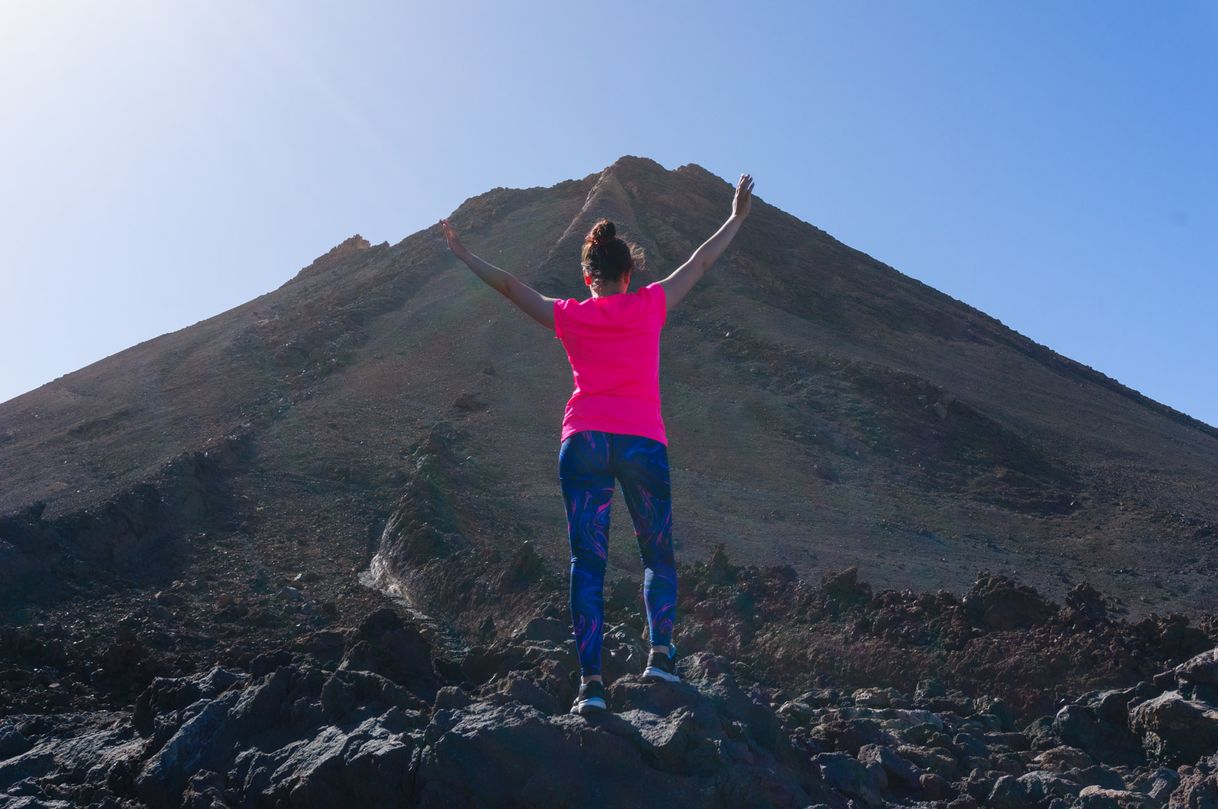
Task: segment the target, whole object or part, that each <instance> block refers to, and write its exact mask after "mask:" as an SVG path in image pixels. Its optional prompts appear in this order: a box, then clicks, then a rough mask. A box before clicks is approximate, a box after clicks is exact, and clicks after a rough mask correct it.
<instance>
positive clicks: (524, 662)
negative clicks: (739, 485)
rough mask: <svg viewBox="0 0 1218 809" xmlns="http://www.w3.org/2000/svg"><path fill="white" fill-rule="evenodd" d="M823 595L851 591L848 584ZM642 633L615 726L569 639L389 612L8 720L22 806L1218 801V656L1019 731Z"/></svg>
mask: <svg viewBox="0 0 1218 809" xmlns="http://www.w3.org/2000/svg"><path fill="white" fill-rule="evenodd" d="M827 589H828V591H829V592H826V593H825V595H826V597H827V598H834V597H836V596H835V594H834V593H833V592H832V591H833V589H834V588H833V587H832V586H830V587H829V588H827ZM645 651H646V647H645V645H644V642H643V639H642V638H641V637H639V636H637V635H636V634H635V633H634V632H632V631H630V629H629V628H628V627H626V626H621V625H612V626H610V627H609V628H608V631H607V634H606V639H605V652H606V658H607V660H609V661H611V662H612V665H610V666H607V667H606V670H605V675H606V682H607V684H608V689H607V698H608V703H609V706H610V712H608V713H606V714H602V715H597V716H591V717H580V716H576V715H572V714H570V713H568V712H567V706H568V705H570V703H571V700H572V698H573V697H574V694H575V690H576V685H577V681H578V662H577V658H576V657H575V654H574V646H573V643H572V642H571V639H570V637H569V635H568V630H567V627H566V626H565V624H563V622H561V621H557V620H554V619H550V618H545V617H542V616H537V617H534V618H533V619H532V620H530V621H529V623H528V624H527V625H526V626H525V627H524V629H523V630H522V631H520V632H519V633H517V634H516V635H515V636H513V637H511V638H509V639H505V640H503V641H498V642H495V643H492V644H490V645H488V646H486V647H478V648H474V649H469V650H467V652H466V653H464V654H463V655H462V656H459V657H441V656H440V654H441V650H440V649H438V648H436V647H434V646H433V645H432V643H431V641H430V639H429V637H428V634H427V632H426V631H425V630H424V629H423V628H422V627H421V626H420V625H417V624H415V623H413V622H411V621H409V620H406V621H404V620H402V618H401V617H400V616H399V614H398V613H397V612H395V611H393V610H390V609H381V610H378V611H376V612H374V613H371V614H369V615H368V616H366V618H365V620H364V621H363V622H362V623H361V624H360V625H359V626H358V627H356V628H354V629H353V630H350V631H347V632H343V633H335V632H332V631H323V632H319V633H314V634H312V635H309V636H306V637H304V638H302V639H301V640H300V641H298V642H297V643H296V644H294V646H293V648H291V649H279V650H276V651H273V652H267V653H264V654H261V655H258V656H257V657H255V658H254V659H253V660H252V661H250V665H249V667H248V670H235V669H229V668H224V667H219V666H217V667H214V668H212V669H211V670H209V671H207V672H205V673H197V674H194V675H191V676H183V677H157V678H156V679H154V680H153V681H152V682H151V684H150V685H149V686H148V687H147V688H146V689H144V691H143V692H142V693H141V694H140V695H139V698H138V700H137V701H136V703H135V709H134V711H133V712H131V713H126V714H124V713H110V712H106V713H98V714H61V715H58V716H46V715H44V716H39V715H24V714H18V715H14V716H10V717H7V718H5V719H4V720H0V798H6V799H7V800H8V801H9V802H10V803H11V805H14V806H27V805H28V806H35V805H36V806H48V807H59V806H63V807H68V806H89V807H96V809H103V807H104V808H105V809H112V808H113V809H117V807H134V806H150V807H158V808H159V807H178V806H183V807H208V808H209V809H218V808H219V807H230V806H231V807H237V806H253V805H279V804H281V803H282V804H283V805H291V806H296V807H329V806H337V805H373V806H384V807H398V806H400V807H449V806H454V807H495V806H547V807H562V806H571V807H575V806H581V805H586V803H587V801H588V800H590V796H596V800H598V801H599V802H602V803H603V804H604V805H606V806H628V805H641V804H643V803H649V802H653V801H655V800H657V799H660V800H662V801H663V802H664V804H665V805H667V806H672V807H685V806H690V807H693V806H697V807H758V808H760V807H778V806H792V807H810V806H828V807H834V808H835V809H848V807H851V806H854V807H882V806H926V807H949V808H950V809H968V807H978V806H984V807H995V808H996V809H1007V808H1008V807H1045V808H1046V809H1067V807H1073V808H1074V809H1086V808H1087V807H1129V806H1137V807H1165V806H1169V807H1206V806H1212V801H1213V800H1214V798H1215V795H1218V706H1216V705H1215V703H1213V702H1211V701H1210V700H1212V699H1213V698H1214V696H1215V688H1214V687H1215V684H1216V683H1218V648H1214V649H1210V650H1207V651H1206V652H1204V653H1202V654H1199V655H1197V656H1195V657H1193V658H1191V659H1189V660H1186V661H1183V662H1182V663H1180V664H1178V665H1176V666H1175V667H1173V668H1170V669H1167V670H1165V671H1163V672H1161V673H1159V674H1157V675H1156V676H1154V677H1152V678H1151V679H1150V680H1144V681H1141V682H1138V683H1136V684H1135V685H1132V686H1130V687H1128V688H1123V689H1107V690H1102V691H1093V692H1088V693H1086V694H1083V695H1081V696H1080V697H1078V698H1077V699H1076V700H1074V701H1071V702H1070V703H1069V704H1067V705H1064V706H1063V707H1062V708H1061V709H1060V710H1058V711H1057V712H1056V713H1055V714H1051V715H1045V716H1041V717H1038V718H1036V719H1034V720H1033V721H1031V722H1029V723H1026V724H1025V723H1021V722H1020V721H1019V720H1018V718H1017V712H1016V711H1015V710H1014V708H1013V707H1012V706H1011V705H1010V704H1008V703H1007V702H1006V701H1005V700H1003V699H1001V698H995V697H992V696H988V695H979V696H974V697H970V696H967V695H966V694H964V693H963V692H961V691H959V690H957V689H955V688H948V687H946V686H945V685H944V684H943V683H942V682H940V681H938V680H933V679H926V680H922V681H920V682H919V683H918V684H917V686H916V688H914V689H913V690H912V692H903V691H900V690H898V689H894V688H891V687H871V688H861V689H856V690H853V691H851V690H843V689H840V688H836V687H832V686H828V687H816V688H812V689H810V690H806V691H803V692H796V691H793V690H791V689H786V688H774V687H767V686H763V685H761V684H759V683H754V684H752V685H750V686H748V687H743V686H742V685H741V684H740V683H739V682H738V680H737V678H736V676H735V674H734V673H733V666H732V663H731V661H729V660H728V659H727V658H725V657H723V656H721V655H717V654H714V653H711V652H702V651H700V652H695V653H693V654H690V655H686V656H684V657H682V658H681V659H680V662H679V666H678V670H679V671H680V672H681V674H682V676H683V678H684V681H683V682H681V683H677V684H670V683H645V682H642V681H641V680H640V679H639V674H638V672H639V671H640V670H641V668H642V665H643V660H644V659H645V656H646V655H645Z"/></svg>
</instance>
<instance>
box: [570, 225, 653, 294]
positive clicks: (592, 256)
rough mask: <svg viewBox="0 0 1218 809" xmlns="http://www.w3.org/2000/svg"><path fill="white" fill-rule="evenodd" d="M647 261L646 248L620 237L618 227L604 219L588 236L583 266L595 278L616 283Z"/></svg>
mask: <svg viewBox="0 0 1218 809" xmlns="http://www.w3.org/2000/svg"><path fill="white" fill-rule="evenodd" d="M642 262H643V249H642V248H641V247H639V246H638V245H637V244H633V243H631V242H627V241H624V240H622V239H619V238H618V237H617V228H615V227H614V226H613V223H612V222H610V221H609V220H608V219H601V220H600V221H598V222H597V223H596V224H595V225H593V226H592V229H591V230H589V231H588V235H587V236H585V237H584V247H583V249H582V250H581V251H580V264H581V265H582V266H583V268H584V269H585V270H586V271H587V272H588V274H589V275H591V276H592V277H593V279H596V280H599V281H600V282H601V283H610V284H612V283H616V282H617V281H618V280H620V279H621V278H622V276H624V275H625V274H626V273H627V272H633V271H634V270H635V268H636V267H640V266H641V265H642Z"/></svg>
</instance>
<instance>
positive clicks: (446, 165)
mask: <svg viewBox="0 0 1218 809" xmlns="http://www.w3.org/2000/svg"><path fill="white" fill-rule="evenodd" d="M526 7H527V13H521V9H522V8H526ZM0 104H2V105H3V108H4V109H5V110H6V111H7V112H8V116H7V117H8V122H9V125H8V126H6V127H3V128H0V155H3V158H2V159H0V243H2V244H3V245H4V247H5V255H6V259H7V260H6V262H5V264H4V265H3V269H0V273H2V276H0V282H2V283H3V288H4V290H5V292H6V294H5V295H4V296H0V323H2V324H3V326H2V327H0V328H2V329H3V332H0V335H2V336H3V338H4V339H3V340H2V341H0V345H3V348H2V349H0V351H2V352H3V353H2V354H0V357H2V362H3V367H4V370H5V373H4V374H3V376H2V377H0V401H6V400H8V399H11V398H12V397H14V396H17V395H19V394H21V393H23V392H25V391H27V390H31V389H33V388H36V387H38V386H39V385H41V384H43V383H45V382H48V381H50V380H52V379H54V378H56V377H58V376H61V375H63V374H65V373H69V372H71V371H73V370H76V369H77V368H81V367H84V366H86V365H89V364H91V363H93V362H95V361H97V360H100V359H102V358H104V357H105V356H109V355H111V354H114V353H116V352H118V351H121V350H123V349H124V348H127V347H129V346H131V345H134V344H137V343H139V342H142V341H144V340H148V339H151V338H153V337H156V336H158V335H160V334H164V333H167V332H172V331H176V330H178V329H181V328H184V327H187V326H189V325H191V324H193V323H196V322H198V321H200V320H204V319H206V318H208V317H211V316H213V315H215V314H218V313H220V312H222V311H225V310H227V309H230V308H232V307H234V306H237V305H239V304H241V303H243V302H245V301H247V300H249V299H251V298H254V297H257V296H258V295H261V294H263V293H266V292H268V291H271V290H273V289H275V288H276V287H278V286H279V285H280V284H282V283H283V282H284V281H286V280H287V279H288V278H290V277H292V276H293V275H294V274H295V273H296V272H297V271H298V270H299V269H300V268H301V267H303V266H306V265H307V264H308V263H309V262H311V261H312V260H313V259H314V258H315V257H317V256H319V255H321V254H323V253H325V252H326V251H327V250H329V249H330V248H331V247H333V246H334V245H336V244H338V243H339V242H341V241H343V240H344V239H345V238H347V237H348V236H351V235H352V234H355V233H360V234H362V235H363V236H364V237H365V238H367V239H368V240H369V241H371V242H372V243H374V244H376V243H380V242H382V241H388V242H390V243H391V244H392V243H396V242H398V241H400V240H401V239H402V238H404V237H405V236H407V235H409V234H410V233H413V232H416V231H418V230H420V229H422V228H425V227H428V226H429V225H431V224H432V223H434V222H435V221H436V220H437V219H438V218H439V217H440V216H444V215H447V214H448V213H450V212H451V211H452V210H454V209H455V208H456V207H457V205H459V204H460V203H461V202H462V201H463V200H465V199H467V198H469V197H471V196H475V195H477V194H480V193H483V192H485V191H487V190H489V189H491V188H494V187H496V186H504V187H512V188H529V187H538V186H550V185H553V184H555V183H557V182H560V181H562V180H568V179H578V178H581V177H584V176H587V175H588V174H590V173H593V172H596V171H599V170H601V169H602V168H604V167H605V166H608V165H610V164H612V163H613V162H614V161H615V160H616V159H618V158H619V157H621V156H622V155H638V156H641V157H648V158H651V159H654V160H656V161H658V162H660V163H661V164H662V165H663V166H664V167H665V168H668V169H672V168H676V167H677V166H680V165H682V164H685V163H698V164H699V165H702V166H703V167H705V168H706V169H708V170H709V171H712V172H714V173H715V174H717V175H719V176H720V177H723V178H724V179H725V180H727V181H729V182H730V181H732V180H733V179H734V178H735V177H737V176H738V175H739V174H740V173H741V172H745V171H747V172H749V173H751V174H752V175H753V176H754V178H755V179H756V192H757V194H758V195H759V196H760V197H761V198H762V199H764V200H765V201H766V202H768V203H770V204H772V205H775V206H777V207H779V208H781V209H783V210H784V211H787V212H788V213H790V214H792V215H793V216H796V217H798V218H799V219H802V220H804V221H807V222H809V223H811V224H813V225H815V226H816V227H819V228H821V229H823V230H825V231H826V232H828V233H829V234H831V235H832V236H834V237H835V238H837V239H839V240H841V241H842V242H844V243H846V244H848V245H850V246H851V247H854V248H856V249H858V250H861V251H863V252H864V253H867V254H869V255H871V256H873V257H875V258H876V259H878V260H879V261H882V262H884V263H885V264H888V265H890V266H892V267H894V268H896V269H897V270H898V271H900V272H902V273H904V274H905V275H908V276H911V277H913V278H917V279H918V280H920V281H922V282H924V283H926V284H928V285H930V286H932V287H935V288H936V289H938V290H939V291H941V292H943V293H945V294H947V295H950V296H951V297H953V298H956V299H958V300H961V301H963V302H965V303H967V304H968V305H970V306H973V307H975V308H977V309H980V310H982V311H984V312H986V313H987V314H989V315H991V316H993V317H995V318H997V319H999V320H1000V321H1002V322H1003V323H1004V324H1005V325H1007V326H1009V327H1010V328H1012V329H1014V330H1016V331H1018V332H1019V333H1021V334H1023V335H1025V336H1027V337H1029V338H1030V339H1032V340H1035V341H1036V342H1038V343H1041V344H1044V345H1046V346H1048V347H1050V348H1052V349H1053V350H1054V351H1057V352H1058V353H1060V354H1063V355H1065V356H1068V357H1070V358H1072V359H1074V360H1077V361H1078V362H1081V363H1083V364H1085V365H1089V366H1091V367H1092V368H1095V369H1096V370H1098V371H1101V372H1102V373H1104V374H1106V375H1108V376H1110V377H1112V378H1114V379H1116V380H1118V381H1119V382H1121V383H1122V384H1124V385H1126V386H1128V387H1131V388H1133V389H1135V390H1137V391H1139V392H1141V393H1142V394H1144V395H1146V396H1148V397H1150V398H1152V399H1155V400H1157V401H1160V402H1162V403H1164V404H1167V405H1169V406H1171V407H1173V408H1175V409H1177V410H1180V411H1182V412H1185V413H1187V414H1189V415H1191V416H1193V417H1195V418H1197V419H1200V420H1202V421H1205V422H1207V423H1209V424H1211V425H1218V378H1216V377H1215V375H1214V374H1212V373H1211V369H1212V365H1213V363H1212V361H1211V360H1210V357H1211V356H1212V355H1213V352H1214V350H1215V348H1218V318H1215V317H1214V315H1213V312H1212V309H1213V301H1215V300H1218V278H1216V276H1215V273H1214V270H1215V268H1218V236H1216V235H1215V234H1218V204H1216V201H1215V194H1216V192H1215V189H1218V149H1215V148H1213V147H1214V144H1216V143H1218V2H1215V1H1211V2H1179V3H1173V4H1170V5H1162V6H1154V7H1152V6H1148V5H1146V4H1138V3H1132V2H1080V3H1073V4H1053V3H1048V2H1029V3H1023V4H1018V5H1003V6H999V5H996V4H975V3H974V4H969V3H963V2H935V3H925V4H918V5H916V6H915V5H913V4H896V3H892V4H885V3H873V4H845V3H841V4H831V3H816V4H798V3H760V4H754V5H751V6H749V7H748V8H745V7H743V6H741V5H737V4H729V3H718V2H710V3H690V2H679V3H667V4H659V5H655V4H651V5H648V4H643V3H635V2H623V3H618V4H615V5H614V7H613V9H612V10H607V9H605V8H593V7H587V8H584V7H571V6H569V5H564V4H561V3H556V2H537V3H526V4H525V6H511V7H506V6H501V5H498V4H493V3H468V2H453V3H448V4H445V5H444V6H443V7H442V8H441V7H438V6H431V5H427V6H424V5H413V4H411V5H405V4H401V3H389V2H385V3H381V2H365V3H338V2H318V3H311V4H309V5H308V6H307V8H305V9H304V10H302V7H300V6H297V5H295V4H290V3H286V2H280V0H271V1H268V2H263V3H242V2H235V1H234V0H218V1H216V2H201V1H200V0H183V1H182V2H179V3H173V4H165V3H160V2H153V0H128V1H127V2H114V3H110V4H82V3H73V2H63V1H62V0H38V1H37V2H30V1H29V0H10V2H6V3H5V4H3V5H0ZM729 202H730V200H729V199H728V198H725V200H724V205H725V212H726V210H727V206H728V204H729ZM708 235H709V234H708ZM509 269H510V268H509Z"/></svg>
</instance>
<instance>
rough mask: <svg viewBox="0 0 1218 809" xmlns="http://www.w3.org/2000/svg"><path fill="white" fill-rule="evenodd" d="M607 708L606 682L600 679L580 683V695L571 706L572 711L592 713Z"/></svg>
mask: <svg viewBox="0 0 1218 809" xmlns="http://www.w3.org/2000/svg"><path fill="white" fill-rule="evenodd" d="M603 710H605V684H604V683H602V682H601V681H600V680H589V681H588V682H586V683H580V686H579V696H577V697H576V698H575V704H574V705H572V706H571V710H570V713H577V714H585V715H586V714H590V713H598V712H600V711H603Z"/></svg>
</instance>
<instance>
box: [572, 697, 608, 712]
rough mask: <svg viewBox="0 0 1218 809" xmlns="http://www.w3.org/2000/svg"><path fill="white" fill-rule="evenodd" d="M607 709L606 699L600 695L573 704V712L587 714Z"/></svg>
mask: <svg viewBox="0 0 1218 809" xmlns="http://www.w3.org/2000/svg"><path fill="white" fill-rule="evenodd" d="M603 710H605V701H604V700H603V699H601V698H600V697H593V698H592V699H586V700H584V701H583V702H577V703H575V704H574V705H572V706H571V713H577V714H586V713H594V712H596V711H603Z"/></svg>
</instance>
